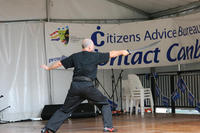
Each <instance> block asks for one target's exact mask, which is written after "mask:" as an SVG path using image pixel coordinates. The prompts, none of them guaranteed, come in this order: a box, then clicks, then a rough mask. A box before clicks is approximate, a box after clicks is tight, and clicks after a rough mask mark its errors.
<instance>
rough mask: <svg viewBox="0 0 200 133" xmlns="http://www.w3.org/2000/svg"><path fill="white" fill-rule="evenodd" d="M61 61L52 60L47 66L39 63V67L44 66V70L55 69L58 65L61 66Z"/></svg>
mask: <svg viewBox="0 0 200 133" xmlns="http://www.w3.org/2000/svg"><path fill="white" fill-rule="evenodd" d="M61 66H62V63H61V62H60V61H57V62H54V63H53V64H52V65H51V66H47V65H45V64H44V65H41V66H40V67H41V68H44V69H45V70H52V69H56V68H58V67H61Z"/></svg>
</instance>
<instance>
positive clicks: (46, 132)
mask: <svg viewBox="0 0 200 133" xmlns="http://www.w3.org/2000/svg"><path fill="white" fill-rule="evenodd" d="M41 133H49V131H48V129H47V128H42V130H41Z"/></svg>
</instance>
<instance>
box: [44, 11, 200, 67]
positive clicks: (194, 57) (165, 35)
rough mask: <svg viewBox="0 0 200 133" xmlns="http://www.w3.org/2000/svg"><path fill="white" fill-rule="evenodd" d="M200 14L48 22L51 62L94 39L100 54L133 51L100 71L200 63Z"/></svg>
mask: <svg viewBox="0 0 200 133" xmlns="http://www.w3.org/2000/svg"><path fill="white" fill-rule="evenodd" d="M199 20H200V14H199V13H198V14H193V15H188V16H184V17H178V18H171V19H161V20H152V21H145V22H134V23H125V24H66V23H46V24H45V29H46V30H45V32H46V47H47V59H48V63H52V62H54V61H57V60H60V59H62V58H65V57H66V56H69V55H71V54H72V53H75V52H79V51H81V41H82V40H83V39H84V38H91V39H92V40H93V41H94V43H95V46H96V51H100V52H109V51H111V50H122V49H129V50H133V53H132V54H131V55H129V56H126V57H122V56H120V57H117V58H112V59H110V61H109V62H108V63H107V64H102V65H101V66H100V67H99V68H103V69H110V68H120V69H125V68H141V67H157V66H168V65H176V64H186V63H194V62H198V61H200V43H199V41H200V21H199Z"/></svg>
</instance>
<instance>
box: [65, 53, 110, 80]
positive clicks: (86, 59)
mask: <svg viewBox="0 0 200 133" xmlns="http://www.w3.org/2000/svg"><path fill="white" fill-rule="evenodd" d="M108 61H109V53H99V52H88V51H82V52H79V53H75V54H72V55H71V56H69V57H67V58H65V59H63V60H61V63H62V65H63V66H64V67H65V69H67V68H72V67H74V75H73V77H75V76H86V77H89V78H91V79H95V78H96V75H97V66H98V65H99V64H101V63H107V62H108Z"/></svg>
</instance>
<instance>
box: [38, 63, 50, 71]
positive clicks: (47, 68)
mask: <svg viewBox="0 0 200 133" xmlns="http://www.w3.org/2000/svg"><path fill="white" fill-rule="evenodd" d="M40 67H41V68H43V69H45V70H49V67H48V66H47V65H45V64H43V65H41V66H40Z"/></svg>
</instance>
